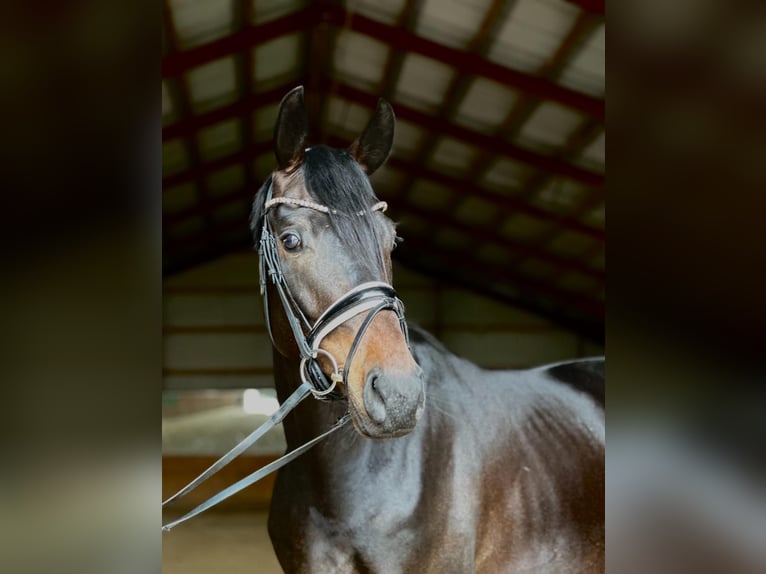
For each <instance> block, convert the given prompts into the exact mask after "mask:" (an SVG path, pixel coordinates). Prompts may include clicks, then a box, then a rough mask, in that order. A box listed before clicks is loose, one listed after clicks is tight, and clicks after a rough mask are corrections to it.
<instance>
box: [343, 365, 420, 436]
mask: <svg viewBox="0 0 766 574" xmlns="http://www.w3.org/2000/svg"><path fill="white" fill-rule="evenodd" d="M422 373H423V372H422V370H421V369H420V368H419V367H418V368H417V369H416V371H415V372H414V373H412V374H407V375H401V374H394V373H387V372H385V371H383V370H382V369H378V368H373V369H371V370H370V371H369V373H368V374H367V380H366V381H365V385H364V390H363V391H362V402H363V404H364V412H365V413H366V415H367V416H366V417H363V416H359V413H354V412H353V410H352V418H353V419H354V422H355V423H356V426H357V428H358V429H359V430H360V431H361V432H362V433H363V434H365V435H366V436H369V437H371V438H384V437H385V438H390V437H395V436H402V435H405V434H407V433H409V432H410V431H412V429H414V428H415V424H416V423H417V422H418V420H419V419H420V417H421V415H422V414H423V407H424V405H425V389H424V385H423V374H422Z"/></svg>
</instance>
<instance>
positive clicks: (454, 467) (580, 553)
mask: <svg viewBox="0 0 766 574" xmlns="http://www.w3.org/2000/svg"><path fill="white" fill-rule="evenodd" d="M394 124H395V118H394V113H393V110H392V109H391V106H390V105H389V104H388V103H386V102H385V101H383V100H380V102H379V103H378V106H377V109H376V110H375V113H374V115H373V116H372V118H371V120H370V122H369V123H368V125H367V127H366V128H365V129H364V131H363V133H362V134H361V135H360V136H359V138H358V139H357V140H356V141H355V142H354V143H353V144H352V145H351V146H350V147H349V148H348V149H346V150H341V149H334V148H330V147H326V146H315V147H310V148H307V136H308V119H307V115H306V109H305V105H304V100H303V89H302V88H296V89H294V90H293V91H291V92H290V93H289V94H287V95H286V96H285V98H284V99H283V100H282V103H281V106H280V109H279V115H278V118H277V123H276V126H275V129H274V148H275V155H276V160H277V169H276V171H275V172H274V173H273V174H272V175H271V177H270V178H269V180H268V181H267V182H266V183H265V184H264V186H263V187H262V188H261V190H259V192H258V194H257V195H256V199H255V204H254V208H253V216H252V228H253V231H254V234H255V237H256V240H261V242H262V243H261V246H263V245H265V244H269V245H272V247H270V248H268V249H265V250H264V249H263V248H262V250H261V258H262V273H263V274H264V275H268V276H269V277H270V278H271V279H272V281H268V280H264V279H263V278H262V280H264V296H265V301H266V309H265V312H266V316H267V323H268V325H269V331H270V333H271V337H272V341H273V343H274V373H275V384H276V388H277V393H278V397H279V400H280V401H285V400H286V399H287V397H288V396H289V395H290V394H291V393H292V392H293V391H294V390H295V389H296V388H297V387H298V386H299V385H300V384H302V383H305V382H306V381H307V380H309V381H312V385H313V387H314V389H315V391H314V392H315V394H316V396H317V397H318V398H323V399H327V398H334V399H335V400H318V401H314V400H310V401H306V402H303V403H301V404H300V405H299V406H298V407H297V408H296V409H295V410H294V411H292V412H291V413H290V414H289V415H288V416H287V418H286V419H285V421H284V431H285V435H286V439H287V444H288V448H290V449H292V448H295V447H297V446H299V445H301V444H303V443H306V442H308V441H309V440H311V439H312V438H314V437H315V436H317V435H318V434H320V433H321V432H323V431H325V430H326V429H327V428H329V427H331V426H332V425H333V424H334V423H335V422H336V421H337V420H338V419H340V418H341V417H343V416H344V415H345V414H346V412H347V411H348V412H349V413H350V416H351V420H352V421H353V427H351V426H346V427H343V428H341V429H340V430H339V431H338V432H335V433H334V434H333V435H332V436H330V437H329V438H327V439H326V440H325V441H324V442H321V443H319V444H318V445H317V446H316V447H314V448H313V450H310V451H309V452H307V453H306V454H304V455H302V456H301V457H300V458H298V459H296V460H294V461H293V462H292V463H290V464H289V465H288V466H286V467H284V468H283V469H282V470H280V471H279V474H278V476H277V479H276V483H275V487H274V493H273V497H272V503H271V511H270V515H269V534H270V536H271V540H272V543H273V546H274V550H275V552H276V555H277V557H278V559H279V562H280V564H281V566H282V568H283V569H284V570H285V571H286V572H289V573H292V572H317V573H327V572H379V573H384V574H392V573H416V574H420V573H430V572H433V573H439V574H443V573H449V572H456V573H464V572H487V573H490V572H491V573H494V572H530V573H547V572H550V573H554V572H555V573H570V572H571V573H591V572H593V573H595V572H603V571H604V440H605V438H604V390H603V389H604V371H603V360H602V359H592V360H580V361H572V362H565V363H559V364H556V365H546V366H543V367H539V368H535V369H529V370H516V371H487V370H483V369H481V368H479V367H477V366H476V365H473V364H472V363H470V362H468V361H466V360H464V359H461V358H459V357H457V356H455V355H453V354H451V353H450V352H449V351H447V349H446V348H445V347H443V346H442V345H441V344H440V343H439V342H437V341H436V340H435V339H434V338H433V337H431V336H430V335H428V334H427V333H425V332H424V331H421V330H420V329H417V328H414V327H409V328H408V326H407V325H406V323H405V322H404V312H403V307H402V306H401V302H400V301H399V300H398V297H397V296H396V294H395V292H394V291H393V288H392V287H391V283H392V273H391V251H392V249H393V247H394V245H395V242H396V232H395V227H394V224H393V223H392V222H391V221H390V220H389V219H388V218H387V217H386V216H385V215H384V213H383V211H384V209H385V203H384V202H381V201H380V200H379V199H378V198H377V197H376V196H375V193H374V191H373V189H372V186H371V184H370V181H369V176H370V175H372V173H373V172H374V171H375V170H376V169H377V168H378V167H380V166H381V165H382V164H383V163H384V162H385V160H386V159H387V157H388V155H389V153H390V150H391V146H392V143H393V134H394ZM263 259H268V260H269V265H268V266H264V264H263Z"/></svg>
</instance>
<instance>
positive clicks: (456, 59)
mask: <svg viewBox="0 0 766 574" xmlns="http://www.w3.org/2000/svg"><path fill="white" fill-rule="evenodd" d="M330 14H331V15H332V18H333V21H334V23H335V24H336V25H338V26H340V25H342V23H343V21H344V18H345V16H346V12H345V10H343V9H342V8H341V7H339V6H334V8H333V10H332V11H331V12H330ZM350 28H351V29H352V30H354V31H355V32H359V33H360V34H365V35H367V36H370V37H372V38H375V39H376V40H379V41H381V42H384V43H386V44H388V45H389V46H390V47H391V48H393V49H397V50H400V51H403V52H415V53H417V54H420V55H422V56H426V57H427V58H431V59H433V60H436V61H438V62H442V63H444V64H447V65H448V66H450V67H452V68H455V69H457V70H458V71H459V72H460V73H461V74H470V75H473V76H483V77H485V78H487V79H490V80H494V81H495V82H498V83H500V84H504V85H506V86H508V87H513V88H516V89H518V90H520V91H522V92H527V93H529V94H531V95H533V96H535V97H537V98H540V99H545V100H551V101H554V102H557V103H559V104H561V105H563V106H566V107H569V108H572V109H574V110H577V111H579V112H582V113H584V114H585V115H588V116H592V117H594V118H596V119H600V120H603V119H604V100H603V99H599V98H596V97H593V96H590V95H588V94H584V93H581V92H577V91H575V90H572V89H570V88H566V87H564V86H561V85H559V84H556V83H555V82H551V81H550V80H547V79H545V78H541V77H538V76H533V75H530V74H527V73H524V72H521V71H518V70H515V69H513V68H508V67H506V66H503V65H501V64H497V63H495V62H493V61H491V60H487V59H484V58H482V57H480V56H478V55H476V54H472V53H469V52H465V51H462V50H458V49H456V48H451V47H449V46H445V45H444V44H440V43H438V42H434V41H433V40H429V39H427V38H424V37H422V36H418V35H417V34H415V33H414V32H409V31H407V30H401V29H399V28H396V27H395V26H392V25H390V24H384V23H382V22H378V21H377V20H373V19H371V18H368V17H366V16H364V15H362V14H354V16H353V17H352V18H351V20H350Z"/></svg>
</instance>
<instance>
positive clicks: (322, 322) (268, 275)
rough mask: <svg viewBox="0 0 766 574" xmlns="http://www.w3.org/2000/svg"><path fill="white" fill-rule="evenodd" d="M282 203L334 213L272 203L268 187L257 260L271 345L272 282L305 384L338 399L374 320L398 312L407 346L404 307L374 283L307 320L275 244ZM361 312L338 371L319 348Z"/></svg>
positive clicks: (381, 208)
mask: <svg viewBox="0 0 766 574" xmlns="http://www.w3.org/2000/svg"><path fill="white" fill-rule="evenodd" d="M279 204H289V205H294V206H297V207H305V208H309V209H314V210H316V211H320V212H322V213H328V214H329V213H331V212H333V211H332V210H331V209H330V208H329V207H326V206H324V205H321V204H318V203H314V202H312V201H305V200H300V199H292V198H285V197H278V198H272V186H271V182H269V185H268V189H267V191H266V201H265V203H264V208H263V215H262V218H263V219H262V221H261V237H260V240H259V242H258V255H259V256H260V286H261V295H262V296H263V309H264V311H263V312H264V316H265V319H266V328H267V329H268V332H269V337H270V338H271V342H272V344H274V346H275V347H276V342H275V341H274V335H273V333H272V330H271V318H270V316H269V301H268V288H267V281H268V279H271V282H272V284H273V285H274V287H275V288H276V290H277V294H278V295H279V299H280V301H281V303H282V308H283V309H284V312H285V316H286V317H287V322H288V323H289V325H290V329H291V330H292V332H293V337H294V339H295V343H296V344H297V346H298V351H299V353H300V356H301V362H300V367H299V372H300V377H301V381H303V382H304V383H308V384H310V385H311V393H312V394H313V395H314V397H315V398H317V399H320V400H338V399H342V398H343V395H342V394H341V393H340V392H338V390H337V389H336V385H337V384H338V383H343V385H344V386H345V387H346V389H348V373H349V371H350V369H351V361H352V360H353V358H354V355H355V353H356V351H357V349H358V347H359V344H360V342H361V340H362V338H363V337H364V334H365V333H366V331H367V329H368V328H369V326H370V324H371V323H372V320H373V319H374V318H375V316H376V315H377V314H378V313H380V312H381V311H386V310H390V311H393V312H394V313H396V316H397V317H398V319H399V325H400V327H401V329H402V332H403V333H404V338H405V340H406V341H407V345H408V346H409V335H408V332H407V323H406V321H405V319H404V305H403V304H402V302H401V300H400V299H399V297H398V296H397V295H396V291H394V288H393V287H392V286H391V285H389V284H387V283H383V282H380V281H371V282H368V283H363V284H361V285H358V286H356V287H354V288H353V289H351V290H350V291H348V292H347V293H345V294H344V295H342V296H341V297H340V298H338V299H337V300H336V301H335V302H334V303H332V304H331V305H330V306H329V307H328V308H327V309H326V310H325V311H324V313H322V315H321V316H320V317H319V318H318V319H317V320H316V322H315V323H314V324H313V325H312V324H311V323H310V322H309V320H308V319H307V318H306V315H305V313H303V311H302V310H301V308H300V306H299V305H298V304H297V303H296V301H295V298H294V297H293V295H292V292H291V291H290V288H289V287H288V285H287V281H286V279H285V276H284V273H283V271H282V263H281V260H280V258H279V251H278V250H277V240H276V237H275V234H274V231H273V229H272V228H271V224H270V223H269V218H268V212H269V210H270V209H271V208H272V207H273V206H275V205H279ZM385 209H386V203H385V202H383V201H381V202H378V203H376V204H375V205H373V206H372V207H371V208H370V210H369V212H360V213H358V214H356V215H357V216H364V215H366V214H367V213H371V212H373V211H378V210H379V211H384V210H385ZM362 313H367V316H366V317H365V319H364V321H363V322H362V325H361V326H360V327H359V330H358V331H357V333H356V336H355V337H354V341H353V343H352V344H351V348H350V349H349V352H348V355H347V356H346V361H345V363H344V364H343V367H339V366H338V361H337V360H336V359H335V357H333V356H332V354H331V353H329V352H328V351H326V350H324V349H321V348H320V344H321V343H322V340H323V339H324V338H325V337H326V336H327V335H329V334H330V333H331V332H332V331H334V330H335V329H336V328H338V327H340V326H341V325H342V324H344V323H345V322H346V321H348V320H349V319H351V318H353V317H356V316H357V315H360V314H362ZM319 356H324V357H326V358H327V360H328V361H329V362H330V365H331V366H332V372H331V373H330V376H329V380H328V377H327V375H325V373H324V372H323V371H322V369H321V367H320V365H319V361H318V359H319Z"/></svg>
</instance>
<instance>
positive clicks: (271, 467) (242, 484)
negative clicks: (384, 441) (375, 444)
mask: <svg viewBox="0 0 766 574" xmlns="http://www.w3.org/2000/svg"><path fill="white" fill-rule="evenodd" d="M349 420H351V416H350V415H349V414H345V415H343V417H342V418H340V419H339V420H338V422H336V423H335V424H334V425H333V426H332V427H330V429H329V430H327V431H325V432H324V433H322V434H320V435H319V436H318V437H316V438H313V439H311V440H310V441H309V442H307V443H306V444H303V445H301V446H299V447H298V448H296V449H295V450H291V451H290V452H288V453H287V454H286V455H284V456H283V457H281V458H278V459H277V460H275V461H274V462H272V463H269V464H267V465H266V466H264V467H262V468H259V469H258V470H256V471H255V472H254V473H252V474H250V475H249V476H246V477H245V478H243V479H242V480H239V481H238V482H235V483H234V484H232V485H231V486H229V487H228V488H224V489H223V490H222V491H221V492H219V493H218V494H216V495H215V496H213V497H212V498H209V499H208V500H206V501H205V502H203V503H202V504H200V505H199V506H198V507H197V508H195V509H194V510H192V511H190V512H188V513H187V514H184V515H183V516H182V517H181V518H179V519H177V520H174V521H173V522H169V523H168V524H165V525H164V526H163V527H162V530H163V532H168V531H169V530H170V529H171V528H174V527H175V526H178V525H179V524H181V523H182V522H186V521H187V520H189V519H190V518H194V517H195V516H197V515H198V514H200V513H202V512H205V511H206V510H207V509H209V508H212V507H213V506H215V505H216V504H218V503H219V502H223V501H224V500H226V499H227V498H229V497H231V496H234V495H235V494H237V493H238V492H239V491H240V490H242V489H245V488H247V487H248V486H250V485H251V484H254V483H256V482H258V481H259V480H261V479H262V478H263V477H264V476H267V475H268V474H270V473H272V472H274V471H275V470H278V469H280V468H282V467H283V466H285V465H286V464H287V463H289V462H291V461H292V460H293V459H295V458H297V457H299V456H300V455H302V454H303V453H304V452H306V451H307V450H309V449H310V448H311V447H313V446H314V445H315V444H317V443H318V442H319V441H321V440H323V439H325V438H327V437H328V436H330V435H331V434H332V433H334V432H335V431H337V430H338V429H340V428H341V427H342V426H343V425H345V424H346V423H347V422H348V421H349Z"/></svg>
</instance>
